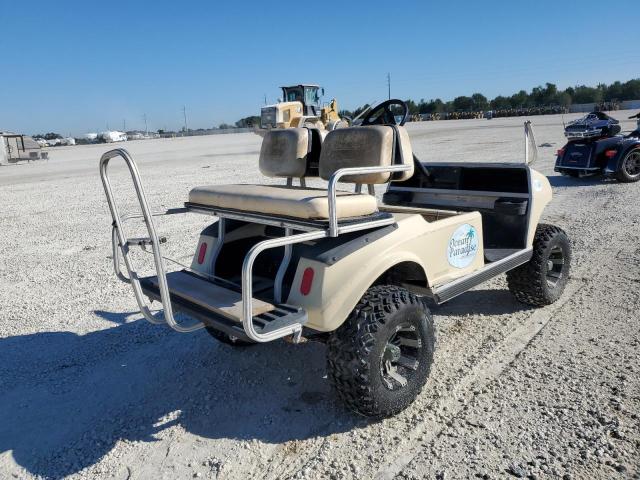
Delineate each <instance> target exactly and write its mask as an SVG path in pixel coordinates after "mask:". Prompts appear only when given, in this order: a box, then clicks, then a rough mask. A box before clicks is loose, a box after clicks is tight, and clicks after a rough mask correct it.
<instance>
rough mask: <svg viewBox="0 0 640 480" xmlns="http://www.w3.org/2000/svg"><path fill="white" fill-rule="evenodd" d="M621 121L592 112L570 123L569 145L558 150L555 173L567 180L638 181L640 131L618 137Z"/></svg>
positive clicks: (567, 133)
mask: <svg viewBox="0 0 640 480" xmlns="http://www.w3.org/2000/svg"><path fill="white" fill-rule="evenodd" d="M620 130H621V128H620V122H619V121H618V120H616V119H615V118H612V117H610V116H609V115H607V114H606V113H603V112H592V113H589V114H588V115H585V116H584V117H582V118H580V119H578V120H575V121H573V122H571V123H569V124H568V125H567V126H566V127H565V129H564V134H565V136H566V137H567V139H568V143H567V144H566V145H565V146H564V147H562V148H561V149H560V150H558V157H557V159H556V165H555V171H556V172H560V173H561V174H562V175H567V176H570V177H583V176H589V175H605V176H608V177H614V178H615V179H616V180H618V181H619V182H627V183H628V182H637V181H638V180H640V129H638V130H635V131H634V132H631V133H629V134H627V135H620Z"/></svg>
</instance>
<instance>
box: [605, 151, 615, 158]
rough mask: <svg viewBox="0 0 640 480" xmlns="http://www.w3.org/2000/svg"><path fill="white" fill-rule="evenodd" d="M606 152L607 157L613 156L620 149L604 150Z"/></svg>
mask: <svg viewBox="0 0 640 480" xmlns="http://www.w3.org/2000/svg"><path fill="white" fill-rule="evenodd" d="M604 154H605V156H606V157H607V158H613V157H615V156H616V155H617V154H618V151H617V150H607V151H605V152H604Z"/></svg>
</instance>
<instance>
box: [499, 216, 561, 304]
mask: <svg viewBox="0 0 640 480" xmlns="http://www.w3.org/2000/svg"><path fill="white" fill-rule="evenodd" d="M570 267H571V243H570V242H569V237H567V234H566V233H565V232H564V231H563V230H562V229H561V228H558V227H556V226H554V225H546V224H542V223H541V224H540V225H538V228H537V229H536V236H535V238H534V240H533V256H532V257H531V260H529V261H528V262H527V263H525V264H524V265H520V266H519V267H517V268H514V269H513V270H510V271H508V272H507V283H508V285H509V290H510V291H511V293H513V295H514V296H515V297H516V298H517V299H518V300H519V301H520V302H522V303H526V304H528V305H535V306H542V305H550V304H552V303H553V302H555V301H556V300H558V298H560V295H562V292H563V291H564V287H565V286H566V284H567V280H568V279H569V270H570Z"/></svg>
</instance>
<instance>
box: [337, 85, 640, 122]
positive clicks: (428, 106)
mask: <svg viewBox="0 0 640 480" xmlns="http://www.w3.org/2000/svg"><path fill="white" fill-rule="evenodd" d="M638 99H640V78H638V79H633V80H629V81H628V82H624V83H622V82H614V83H612V84H611V85H606V84H604V83H601V84H599V85H598V86H596V87H589V86H586V85H578V86H575V87H569V88H566V89H565V90H558V87H557V85H555V84H553V83H546V84H545V85H540V86H537V87H534V88H533V89H531V92H527V91H526V90H520V91H519V92H517V93H514V94H513V95H511V96H509V97H506V96H503V95H498V96H497V97H495V98H494V99H492V100H488V99H487V97H485V96H484V95H483V94H481V93H474V94H472V95H471V96H470V97H468V96H464V95H463V96H459V97H456V98H454V99H453V100H452V101H449V102H443V101H442V100H441V99H439V98H436V99H432V100H428V101H427V100H425V99H424V98H423V99H421V100H420V101H419V102H418V103H416V102H415V101H414V100H411V99H408V100H406V102H407V106H408V107H409V113H410V114H412V115H413V114H416V113H420V114H427V115H428V114H434V113H452V112H480V111H486V110H509V109H520V108H535V107H548V106H560V107H569V106H570V105H572V104H574V103H596V104H599V103H602V102H612V101H618V102H623V101H625V100H638ZM365 107H366V105H365V106H362V107H360V108H357V109H356V110H354V111H353V112H349V111H348V110H343V111H341V112H340V115H347V116H351V117H355V116H357V114H358V113H360V112H361V111H362V110H363V109H364V108H365Z"/></svg>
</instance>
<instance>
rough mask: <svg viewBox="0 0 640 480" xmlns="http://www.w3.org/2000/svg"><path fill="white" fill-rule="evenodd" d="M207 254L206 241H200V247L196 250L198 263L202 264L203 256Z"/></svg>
mask: <svg viewBox="0 0 640 480" xmlns="http://www.w3.org/2000/svg"><path fill="white" fill-rule="evenodd" d="M206 255H207V242H202V243H201V244H200V249H199V250H198V263H199V264H200V265H202V262H204V257H205V256H206Z"/></svg>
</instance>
